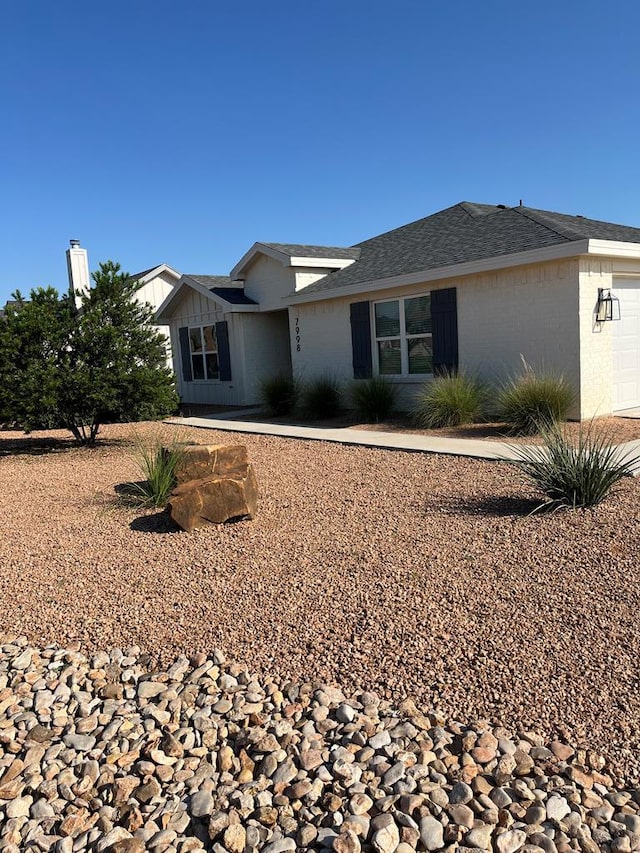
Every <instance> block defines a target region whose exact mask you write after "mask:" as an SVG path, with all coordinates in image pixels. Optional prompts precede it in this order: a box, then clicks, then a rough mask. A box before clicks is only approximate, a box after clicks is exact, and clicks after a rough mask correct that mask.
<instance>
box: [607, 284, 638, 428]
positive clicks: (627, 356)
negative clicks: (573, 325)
mask: <svg viewBox="0 0 640 853" xmlns="http://www.w3.org/2000/svg"><path fill="white" fill-rule="evenodd" d="M613 295H614V296H616V297H617V298H618V299H619V300H620V319H619V320H613V321H612V322H611V335H612V341H611V347H612V355H613V405H612V408H613V411H614V412H619V411H621V410H622V409H634V408H636V407H637V406H640V279H631V278H629V279H614V282H613Z"/></svg>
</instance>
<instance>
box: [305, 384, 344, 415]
mask: <svg viewBox="0 0 640 853" xmlns="http://www.w3.org/2000/svg"><path fill="white" fill-rule="evenodd" d="M340 391H341V389H340V383H339V382H338V381H337V380H336V379H332V378H331V377H329V376H319V377H317V378H316V379H311V380H309V381H308V382H307V383H306V384H305V385H304V386H303V387H302V391H301V393H300V407H301V410H302V415H303V417H305V418H308V419H309V420H314V421H315V420H323V419H324V418H335V417H336V415H338V414H339V413H340V410H341V408H342V401H341V399H340Z"/></svg>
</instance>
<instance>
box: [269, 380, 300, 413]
mask: <svg viewBox="0 0 640 853" xmlns="http://www.w3.org/2000/svg"><path fill="white" fill-rule="evenodd" d="M299 393H300V387H299V383H298V382H297V381H296V380H295V379H293V378H292V377H291V376H283V375H280V376H272V377H270V378H269V379H263V380H262V382H261V383H260V399H261V400H262V402H263V403H264V405H265V407H266V409H267V411H268V413H269V414H270V415H273V416H274V417H283V416H284V415H289V414H291V412H292V411H293V410H294V408H295V406H296V404H297V402H298V395H299Z"/></svg>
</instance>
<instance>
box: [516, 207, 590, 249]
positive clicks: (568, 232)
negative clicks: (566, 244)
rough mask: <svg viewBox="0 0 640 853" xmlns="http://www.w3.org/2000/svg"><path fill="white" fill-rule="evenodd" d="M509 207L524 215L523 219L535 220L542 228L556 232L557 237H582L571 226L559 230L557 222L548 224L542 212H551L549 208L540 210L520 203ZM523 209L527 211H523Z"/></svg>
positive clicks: (575, 238) (578, 238) (569, 238)
mask: <svg viewBox="0 0 640 853" xmlns="http://www.w3.org/2000/svg"><path fill="white" fill-rule="evenodd" d="M510 209H511V210H514V211H515V212H516V213H518V214H520V216H524V217H525V219H530V220H531V222H535V223H536V225H542V226H543V228H546V229H547V230H548V231H552V232H553V233H554V234H557V235H558V236H559V237H563V238H564V239H565V240H568V241H571V240H581V239H582V238H583V235H582V234H580V232H579V231H575V230H574V229H573V228H569V227H567V228H565V227H563V228H562V230H561V229H560V228H558V227H557V223H555V222H554V223H553V225H550V224H549V221H548V219H547V217H546V216H545V215H544V214H547V213H553V211H551V210H540V209H538V208H535V207H524V206H522V205H517V206H516V207H512V208H510ZM525 211H527V212H526V213H525ZM534 214H537V215H534ZM540 214H542V216H541V215H540ZM564 215H566V214H564Z"/></svg>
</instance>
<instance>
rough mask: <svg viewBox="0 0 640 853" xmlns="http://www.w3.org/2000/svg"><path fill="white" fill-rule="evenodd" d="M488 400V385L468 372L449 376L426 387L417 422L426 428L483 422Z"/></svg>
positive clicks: (415, 414) (417, 405) (418, 404)
mask: <svg viewBox="0 0 640 853" xmlns="http://www.w3.org/2000/svg"><path fill="white" fill-rule="evenodd" d="M486 399H487V391H486V388H485V386H484V385H483V384H482V383H481V382H479V381H478V380H477V379H475V378H474V377H472V376H467V375H466V374H465V373H446V374H444V375H442V376H437V377H436V378H435V379H433V380H431V381H430V382H428V383H425V385H424V386H423V387H422V389H421V391H420V392H419V394H418V396H417V398H416V402H415V405H414V408H413V412H412V414H413V419H414V421H415V422H416V424H417V425H418V426H421V427H424V428H425V429H437V428H439V427H448V426H460V425H461V424H470V423H475V422H476V421H479V420H481V419H482V416H483V412H484V407H485V403H486Z"/></svg>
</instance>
